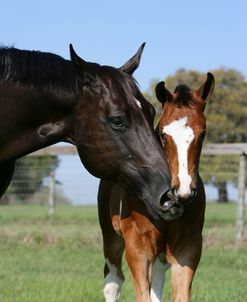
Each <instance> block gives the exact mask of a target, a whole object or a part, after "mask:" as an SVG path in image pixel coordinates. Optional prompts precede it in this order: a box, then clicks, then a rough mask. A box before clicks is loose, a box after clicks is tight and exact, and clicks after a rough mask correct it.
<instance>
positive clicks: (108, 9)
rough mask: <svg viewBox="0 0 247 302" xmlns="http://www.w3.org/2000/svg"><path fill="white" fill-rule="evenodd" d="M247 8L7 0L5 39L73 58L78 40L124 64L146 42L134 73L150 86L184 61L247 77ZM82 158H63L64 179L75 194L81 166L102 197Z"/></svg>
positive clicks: (217, 1) (221, 1)
mask: <svg viewBox="0 0 247 302" xmlns="http://www.w3.org/2000/svg"><path fill="white" fill-rule="evenodd" d="M246 15H247V1H246V0H235V1H226V0H207V1H199V0H186V1H182V0H181V1H176V0H173V1H165V0H163V1H162V0H157V1H156V0H153V1H134V0H125V1H117V0H115V1H113V0H109V1H107V0H105V1H103V0H102V1H95V0H90V1H83V0H80V1H79V0H70V1H63V0H59V1H58V0H42V1H38V0H36V1H33V0H22V1H13V0H8V1H3V3H1V18H0V45H5V46H14V47H16V48H20V49H29V50H40V51H47V52H53V53H56V54H59V55H61V56H62V57H64V58H66V59H69V43H72V44H73V46H74V48H75V50H76V52H77V53H78V55H79V56H81V57H82V58H83V59H84V60H86V61H91V62H97V63H100V64H103V65H111V66H115V67H120V66H121V65H123V64H124V63H125V62H126V61H127V60H128V59H129V58H130V57H131V56H132V55H133V54H134V53H135V52H136V51H137V49H138V48H139V46H140V45H141V44H142V43H143V42H146V47H145V49H144V52H143V56H142V60H141V64H140V67H139V68H138V70H137V71H136V72H135V74H134V76H135V78H136V80H137V82H138V83H139V85H140V87H141V89H142V90H144V91H145V90H148V88H149V85H150V82H151V80H152V79H158V80H163V79H165V78H166V77H167V76H168V75H172V74H174V73H175V72H176V71H177V70H178V69H180V68H186V69H195V70H198V71H200V72H205V73H206V72H208V71H212V70H213V69H216V68H220V67H225V68H235V69H237V70H238V71H240V72H242V73H243V75H244V76H245V77H246V78H247V60H246V58H247V17H246ZM77 160H78V159H72V158H71V157H67V158H66V156H65V157H63V158H62V160H61V166H60V168H59V171H58V174H59V180H60V181H61V182H63V183H64V184H65V185H64V187H65V188H66V189H65V190H66V192H67V193H68V194H69V195H72V190H73V191H75V190H76V189H74V188H73V189H72V185H71V184H72V182H71V181H69V180H67V179H66V175H67V174H68V173H67V171H68V170H66V169H68V167H78V171H77V172H76V173H77V176H76V179H82V180H83V183H81V184H80V185H78V186H79V187H80V188H81V190H83V191H84V192H87V194H86V197H85V199H84V200H89V199H90V201H91V200H96V194H97V186H98V181H97V180H96V179H95V178H94V177H91V176H90V175H89V173H87V172H86V171H85V169H83V168H79V167H80V165H78V163H77ZM78 186H77V187H78ZM70 193H71V194H70ZM76 202H77V201H76Z"/></svg>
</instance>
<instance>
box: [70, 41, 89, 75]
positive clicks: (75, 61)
mask: <svg viewBox="0 0 247 302" xmlns="http://www.w3.org/2000/svg"><path fill="white" fill-rule="evenodd" d="M69 50H70V58H71V61H72V64H73V65H74V67H75V69H76V70H77V69H78V68H79V69H81V68H82V67H83V66H84V65H86V64H87V62H86V61H84V60H83V59H81V58H80V57H79V56H78V55H77V54H76V52H75V50H74V48H73V46H72V44H69Z"/></svg>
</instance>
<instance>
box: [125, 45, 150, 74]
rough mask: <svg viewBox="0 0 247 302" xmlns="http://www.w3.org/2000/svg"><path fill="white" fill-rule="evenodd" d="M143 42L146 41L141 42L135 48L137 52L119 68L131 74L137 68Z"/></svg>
mask: <svg viewBox="0 0 247 302" xmlns="http://www.w3.org/2000/svg"><path fill="white" fill-rule="evenodd" d="M145 44H146V43H142V45H141V46H140V47H139V49H138V50H137V53H136V54H135V55H134V56H133V57H132V58H131V59H129V60H128V61H127V62H126V63H125V64H124V65H123V66H121V67H120V68H119V69H120V70H122V71H123V72H125V73H128V74H133V72H134V71H135V70H136V69H137V68H138V66H139V64H140V61H141V56H142V52H143V49H144V47H145Z"/></svg>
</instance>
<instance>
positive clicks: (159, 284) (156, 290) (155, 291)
mask: <svg viewBox="0 0 247 302" xmlns="http://www.w3.org/2000/svg"><path fill="white" fill-rule="evenodd" d="M169 267H170V264H169V263H168V262H167V261H166V259H165V255H164V254H160V255H159V256H158V257H157V259H156V260H155V262H154V264H153V268H152V285H151V294H150V295H151V301H152V302H162V301H163V300H162V297H163V288H164V284H165V279H166V271H167V269H168V268H169Z"/></svg>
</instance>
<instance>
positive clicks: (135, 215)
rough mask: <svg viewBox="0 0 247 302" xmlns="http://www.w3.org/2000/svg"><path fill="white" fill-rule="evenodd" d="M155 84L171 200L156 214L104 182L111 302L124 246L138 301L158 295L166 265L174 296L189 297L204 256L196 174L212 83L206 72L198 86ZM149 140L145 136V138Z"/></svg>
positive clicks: (101, 198)
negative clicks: (171, 87)
mask: <svg viewBox="0 0 247 302" xmlns="http://www.w3.org/2000/svg"><path fill="white" fill-rule="evenodd" d="M164 84H165V83H164V82H160V83H159V84H158V85H157V86H156V95H157V98H158V100H159V101H160V102H161V103H162V107H163V112H162V116H161V118H160V121H159V125H158V127H157V133H158V134H159V136H160V140H161V143H162V146H163V149H164V153H165V156H166V158H167V161H168V164H169V168H170V172H171V177H172V184H171V186H172V192H170V196H171V200H172V201H171V200H169V201H164V203H165V205H166V209H167V211H168V213H167V214H170V216H169V215H166V217H167V219H168V220H166V221H165V220H164V219H162V218H160V219H157V220H153V219H152V218H151V217H150V216H149V214H148V208H147V207H146V206H145V205H144V203H143V202H142V201H141V200H139V199H138V198H137V197H136V196H135V195H133V194H131V193H130V192H127V191H125V190H124V189H122V188H120V187H119V186H117V185H115V184H113V183H111V182H107V181H101V183H100V188H99V194H98V204H99V218H100V225H101V228H102V233H103V240H104V255H105V269H104V275H105V283H104V296H105V300H106V301H107V302H114V301H118V298H119V294H120V290H121V286H122V283H123V281H124V276H123V272H122V268H121V261H122V254H123V251H124V248H125V253H126V259H127V262H128V265H129V268H130V271H131V275H132V278H133V283H134V287H135V290H136V298H137V301H138V302H161V301H162V293H163V286H164V281H165V272H166V270H167V269H168V268H169V267H171V269H172V290H173V301H175V302H188V301H190V300H191V286H192V280H193V277H194V274H195V271H196V268H197V266H198V263H199V261H200V257H201V250H202V228H203V222H204V211H205V192H204V186H203V183H202V180H201V178H200V176H199V174H198V167H199V159H200V153H201V148H202V143H203V139H204V136H205V132H206V120H205V116H204V113H203V112H204V109H205V106H206V101H207V100H208V99H209V97H210V96H211V94H212V92H213V89H214V77H213V75H212V74H210V73H208V75H207V80H206V81H205V83H204V84H203V85H202V86H201V87H200V88H199V89H198V90H196V91H192V90H190V89H189V88H188V87H187V86H184V85H180V86H178V87H177V88H176V89H175V91H174V93H170V92H169V91H168V90H167V89H166V88H165V85H164ZM147 143H148V142H147Z"/></svg>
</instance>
